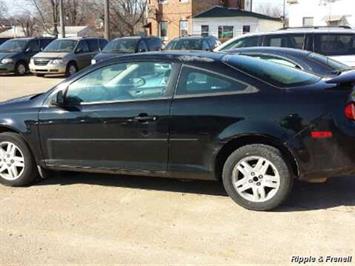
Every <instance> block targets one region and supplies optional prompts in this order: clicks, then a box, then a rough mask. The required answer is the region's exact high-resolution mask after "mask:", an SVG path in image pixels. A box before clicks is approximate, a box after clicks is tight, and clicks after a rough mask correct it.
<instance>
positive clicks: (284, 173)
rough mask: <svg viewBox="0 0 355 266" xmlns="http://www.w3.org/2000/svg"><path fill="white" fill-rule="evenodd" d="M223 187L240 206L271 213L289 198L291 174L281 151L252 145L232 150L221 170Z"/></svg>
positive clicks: (291, 182) (265, 146)
mask: <svg viewBox="0 0 355 266" xmlns="http://www.w3.org/2000/svg"><path fill="white" fill-rule="evenodd" d="M222 179H223V185H224V188H225V190H226V192H227V194H228V195H229V196H230V197H231V198H232V199H233V200H234V201H235V202H236V203H237V204H239V205H240V206H242V207H244V208H246V209H249V210H256V211H267V210H272V209H274V208H276V207H278V206H279V205H281V204H282V203H283V202H284V201H285V200H286V199H287V197H288V195H289V193H290V191H291V189H292V186H293V175H292V172H291V171H290V168H289V167H288V165H287V163H286V161H285V160H284V159H283V158H282V154H281V152H280V151H279V150H278V149H276V148H274V147H271V146H268V145H263V144H253V145H246V146H243V147H241V148H239V149H237V150H236V151H234V152H233V153H232V154H231V155H230V156H229V157H228V159H227V160H226V162H225V164H224V167H223V175H222Z"/></svg>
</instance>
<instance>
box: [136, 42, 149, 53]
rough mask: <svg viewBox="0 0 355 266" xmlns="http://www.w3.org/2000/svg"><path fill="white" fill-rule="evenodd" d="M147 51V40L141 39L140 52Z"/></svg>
mask: <svg viewBox="0 0 355 266" xmlns="http://www.w3.org/2000/svg"><path fill="white" fill-rule="evenodd" d="M147 51H148V48H147V45H146V44H145V41H143V40H141V41H140V42H139V45H138V52H139V53H143V52H147Z"/></svg>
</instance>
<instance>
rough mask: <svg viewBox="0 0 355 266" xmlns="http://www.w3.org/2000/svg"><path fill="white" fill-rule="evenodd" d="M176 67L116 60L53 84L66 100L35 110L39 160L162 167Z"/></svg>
mask: <svg viewBox="0 0 355 266" xmlns="http://www.w3.org/2000/svg"><path fill="white" fill-rule="evenodd" d="M177 67H178V66H177V65H175V64H172V63H170V62H168V61H145V62H126V63H124V62H122V63H117V64H112V65H109V66H105V67H101V68H99V69H96V70H94V71H93V72H91V73H89V74H87V75H85V76H83V77H80V78H79V79H77V80H75V81H74V82H72V83H71V84H69V85H68V86H67V85H65V87H66V88H61V87H59V88H58V89H57V91H65V94H64V97H65V98H64V99H65V102H66V105H65V106H64V107H58V106H57V107H56V106H53V105H51V104H49V105H48V106H47V107H44V108H43V109H42V110H41V111H40V113H39V132H40V136H41V145H42V150H43V157H44V160H45V163H46V164H47V165H48V166H52V167H65V168H68V167H69V168H82V167H84V168H92V169H107V170H115V171H118V170H122V171H133V172H134V171H147V173H149V172H150V171H154V172H165V171H166V168H167V160H168V134H169V110H170V104H171V97H172V90H173V87H174V86H173V84H174V83H175V79H176V77H177V71H176V68H177ZM57 91H55V92H53V94H52V95H51V96H50V98H49V99H48V102H51V101H52V99H54V98H55V97H56V96H55V95H56V94H57Z"/></svg>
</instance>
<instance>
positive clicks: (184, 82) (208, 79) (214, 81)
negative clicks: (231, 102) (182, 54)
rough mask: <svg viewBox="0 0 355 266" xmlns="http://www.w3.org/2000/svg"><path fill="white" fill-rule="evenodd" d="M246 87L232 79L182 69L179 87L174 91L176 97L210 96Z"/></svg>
mask: <svg viewBox="0 0 355 266" xmlns="http://www.w3.org/2000/svg"><path fill="white" fill-rule="evenodd" d="M246 88H247V85H245V84H243V83H241V82H238V81H236V80H234V79H232V78H228V77H226V76H222V75H219V74H217V73H212V72H209V71H204V70H200V69H195V68H191V67H183V69H182V71H181V74H180V80H179V85H178V88H177V91H176V94H177V95H194V94H206V93H208V94H210V93H221V92H233V91H242V90H244V89H246Z"/></svg>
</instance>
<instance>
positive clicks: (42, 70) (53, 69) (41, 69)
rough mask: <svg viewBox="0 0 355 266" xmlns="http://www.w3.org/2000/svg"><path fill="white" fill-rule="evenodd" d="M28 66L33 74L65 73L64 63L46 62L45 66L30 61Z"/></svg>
mask: <svg viewBox="0 0 355 266" xmlns="http://www.w3.org/2000/svg"><path fill="white" fill-rule="evenodd" d="M29 67H30V71H31V73H33V74H65V72H66V65H65V64H60V65H52V64H47V65H45V66H38V65H35V64H33V63H30V65H29Z"/></svg>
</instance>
